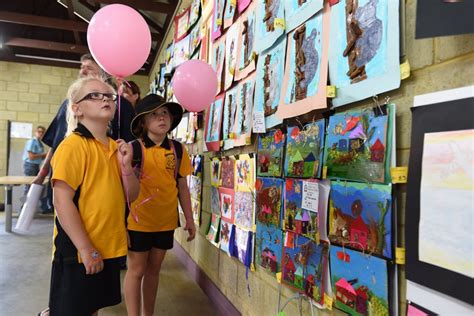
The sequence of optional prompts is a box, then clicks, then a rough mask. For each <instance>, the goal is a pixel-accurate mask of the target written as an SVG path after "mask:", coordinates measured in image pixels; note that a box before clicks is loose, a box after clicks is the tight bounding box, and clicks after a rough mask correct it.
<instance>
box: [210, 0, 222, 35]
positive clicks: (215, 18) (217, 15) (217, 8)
mask: <svg viewBox="0 0 474 316" xmlns="http://www.w3.org/2000/svg"><path fill="white" fill-rule="evenodd" d="M213 1H214V10H213V12H212V29H211V39H212V41H213V42H214V41H215V40H216V39H218V38H219V37H220V36H221V35H222V24H223V15H224V4H225V0H213Z"/></svg>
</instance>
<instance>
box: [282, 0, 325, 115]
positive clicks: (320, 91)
mask: <svg viewBox="0 0 474 316" xmlns="http://www.w3.org/2000/svg"><path fill="white" fill-rule="evenodd" d="M328 6H329V4H326V7H325V9H324V10H323V11H319V12H318V13H317V14H316V15H314V16H313V17H312V18H310V19H309V20H307V21H306V22H305V23H304V24H302V25H301V26H299V27H298V28H296V29H295V30H294V31H292V32H291V33H289V34H288V44H287V50H286V66H285V76H284V78H283V85H282V92H281V95H280V105H279V106H278V112H277V115H278V116H279V117H280V118H288V117H294V116H298V115H302V114H305V113H308V112H310V111H312V110H315V109H323V108H326V106H327V102H326V86H327V72H328V66H327V58H328V44H329V13H328V12H329V9H328Z"/></svg>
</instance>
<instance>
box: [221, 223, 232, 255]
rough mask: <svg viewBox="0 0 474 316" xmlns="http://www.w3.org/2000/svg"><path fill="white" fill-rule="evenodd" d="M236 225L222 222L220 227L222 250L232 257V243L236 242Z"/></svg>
mask: <svg viewBox="0 0 474 316" xmlns="http://www.w3.org/2000/svg"><path fill="white" fill-rule="evenodd" d="M234 234H235V232H234V225H232V223H229V222H226V221H225V220H221V227H220V235H221V236H220V244H219V246H220V248H221V250H222V251H224V252H225V253H227V254H228V255H229V256H230V241H231V240H234V236H233V235H234Z"/></svg>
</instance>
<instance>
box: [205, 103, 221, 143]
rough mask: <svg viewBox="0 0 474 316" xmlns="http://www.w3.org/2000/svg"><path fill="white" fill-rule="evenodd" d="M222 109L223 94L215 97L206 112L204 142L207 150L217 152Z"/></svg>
mask: <svg viewBox="0 0 474 316" xmlns="http://www.w3.org/2000/svg"><path fill="white" fill-rule="evenodd" d="M223 108H224V94H221V95H219V96H217V97H216V100H215V101H214V102H213V103H212V104H211V106H210V107H209V109H208V110H207V112H206V119H207V120H206V122H207V124H206V131H205V140H206V146H207V149H208V150H210V151H218V150H219V148H220V140H221V126H222V112H223Z"/></svg>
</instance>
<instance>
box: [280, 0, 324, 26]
mask: <svg viewBox="0 0 474 316" xmlns="http://www.w3.org/2000/svg"><path fill="white" fill-rule="evenodd" d="M322 8H323V0H306V1H301V0H285V26H286V32H287V33H288V32H291V31H292V30H293V29H294V28H296V27H298V26H299V25H301V23H304V22H305V21H306V20H308V19H309V18H310V17H311V16H312V15H314V14H315V13H316V12H318V11H319V10H321V9H322Z"/></svg>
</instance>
